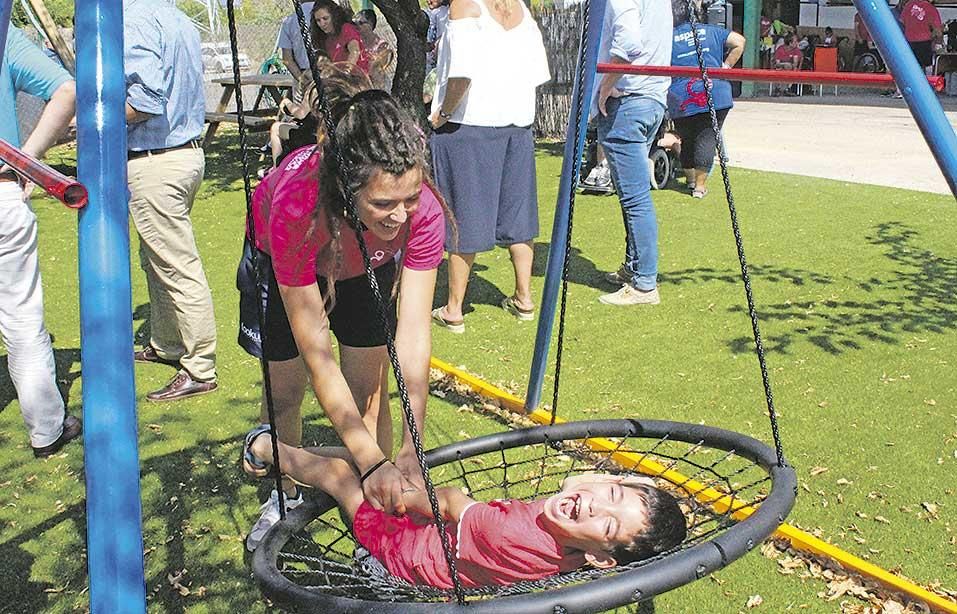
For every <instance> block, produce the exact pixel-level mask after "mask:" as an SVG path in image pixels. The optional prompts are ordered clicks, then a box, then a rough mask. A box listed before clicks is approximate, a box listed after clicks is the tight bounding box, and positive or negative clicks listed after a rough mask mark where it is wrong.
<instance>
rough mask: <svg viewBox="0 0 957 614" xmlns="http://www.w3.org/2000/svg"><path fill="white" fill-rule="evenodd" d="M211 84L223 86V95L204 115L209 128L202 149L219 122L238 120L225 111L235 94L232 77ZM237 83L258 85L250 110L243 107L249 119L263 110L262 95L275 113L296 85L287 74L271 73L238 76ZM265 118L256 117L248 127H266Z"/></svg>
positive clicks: (209, 140)
mask: <svg viewBox="0 0 957 614" xmlns="http://www.w3.org/2000/svg"><path fill="white" fill-rule="evenodd" d="M211 82H212V83H218V84H219V85H222V86H223V95H222V96H220V98H219V106H217V107H216V110H215V111H213V112H211V113H207V114H206V121H208V122H209V126H208V127H207V128H206V136H205V138H204V139H203V147H204V148H205V147H207V146H208V145H209V144H210V142H211V141H212V140H213V137H214V136H215V135H216V130H217V129H219V124H220V122H224V121H228V122H234V123H238V121H239V119H238V116H237V114H236V113H229V112H227V111H226V109H228V108H229V104H230V103H231V102H232V100H233V96H235V94H236V85H235V84H234V83H233V78H232V77H219V78H217V79H212V80H211ZM239 82H240V84H242V85H258V86H259V93H258V94H257V96H256V100H255V102H254V103H253V106H252V108H251V109H249V110H247V109H246V108H245V104H244V105H243V107H244V108H243V113H244V114H248V115H249V116H250V119H253V117H254V115H255V114H256V113H260V112H261V111H262V110H263V109H261V108H260V104H261V103H262V100H263V97H264V94H269V97H270V98H271V99H272V100H273V102H274V103H275V106H274V107H272V108H271V109H270V111H271V112H273V114H274V112H275V110H276V109H278V107H279V102H280V101H281V100H282V99H283V97H284V96H286V95H287V94H288V95H289V97H290V98H291V97H292V96H291V93H292V88H293V87H295V85H296V80H295V79H293V77H292V75H290V74H289V73H273V74H265V75H261V74H248V75H240V76H239ZM264 120H265V118H262V117H258V118H255V119H253V120H252V121H250V122H249V123H250V124H251V126H250V127H252V128H260V127H262V126H261V125H266V124H268V123H271V120H270V121H264Z"/></svg>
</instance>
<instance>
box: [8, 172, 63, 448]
mask: <svg viewBox="0 0 957 614" xmlns="http://www.w3.org/2000/svg"><path fill="white" fill-rule="evenodd" d="M0 334H2V336H3V342H4V344H5V345H6V346H7V361H8V368H9V370H10V379H11V380H13V385H14V388H16V391H17V398H18V399H19V400H20V412H21V414H22V415H23V420H24V422H25V423H26V425H27V430H28V431H29V434H30V445H31V446H32V447H34V448H43V447H46V446H49V445H51V444H53V443H55V442H57V441H58V440H59V438H60V435H61V434H62V433H63V426H64V419H65V413H64V407H63V398H62V397H61V396H60V391H59V389H58V388H57V385H56V368H55V363H54V360H53V347H52V345H51V343H50V334H49V333H48V332H47V330H46V327H45V326H44V323H43V289H42V281H41V279H40V266H39V259H38V257H37V220H36V216H35V215H34V213H33V210H32V209H31V208H30V206H29V205H28V204H27V203H25V202H23V200H22V192H21V190H20V187H19V185H18V184H17V183H15V182H5V183H0Z"/></svg>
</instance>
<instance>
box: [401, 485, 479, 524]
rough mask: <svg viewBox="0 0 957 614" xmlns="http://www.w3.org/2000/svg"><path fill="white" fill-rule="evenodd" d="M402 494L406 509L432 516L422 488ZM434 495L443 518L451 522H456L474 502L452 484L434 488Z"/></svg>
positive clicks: (427, 499) (426, 495)
mask: <svg viewBox="0 0 957 614" xmlns="http://www.w3.org/2000/svg"><path fill="white" fill-rule="evenodd" d="M402 495H403V499H404V500H405V506H406V509H407V510H409V511H414V512H417V513H419V514H422V515H423V516H429V517H432V506H431V505H430V504H429V495H428V493H426V492H425V491H424V490H417V491H415V492H404V493H402ZM435 496H436V498H437V499H438V500H439V513H440V514H442V517H443V518H444V519H446V520H451V521H453V522H458V521H459V519H460V518H462V512H464V511H465V508H467V507H468V506H469V505H471V504H473V503H475V499H473V498H472V497H470V496H468V495H467V494H465V493H463V492H462V491H461V490H459V489H458V488H455V487H452V486H446V487H443V488H436V489H435Z"/></svg>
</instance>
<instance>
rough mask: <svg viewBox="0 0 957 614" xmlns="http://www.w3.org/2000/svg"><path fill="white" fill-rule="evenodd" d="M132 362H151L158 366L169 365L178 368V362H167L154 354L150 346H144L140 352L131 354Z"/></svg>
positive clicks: (154, 350) (154, 351)
mask: <svg viewBox="0 0 957 614" xmlns="http://www.w3.org/2000/svg"><path fill="white" fill-rule="evenodd" d="M133 361H134V362H153V363H157V364H160V365H170V366H173V367H178V366H179V361H178V360H167V359H165V358H160V355H159V354H157V353H156V349H155V348H154V347H153V346H152V345H147V346H144V347H143V349H142V350H140V351H138V352H133Z"/></svg>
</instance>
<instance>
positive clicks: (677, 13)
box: [671, 0, 701, 28]
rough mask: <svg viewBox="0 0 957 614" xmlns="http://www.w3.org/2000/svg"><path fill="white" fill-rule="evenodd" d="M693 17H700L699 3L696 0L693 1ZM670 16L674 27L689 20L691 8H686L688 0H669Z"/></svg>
mask: <svg viewBox="0 0 957 614" xmlns="http://www.w3.org/2000/svg"><path fill="white" fill-rule="evenodd" d="M694 7H695V17H696V18H697V19H698V20H699V21H700V19H701V5H700V3H699V2H698V0H695V2H694ZM671 16H672V18H673V19H674V27H676V28H677V27H678V26H680V25H681V24H684V23H687V22H689V21H691V10H690V9H689V8H688V0H671Z"/></svg>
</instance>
